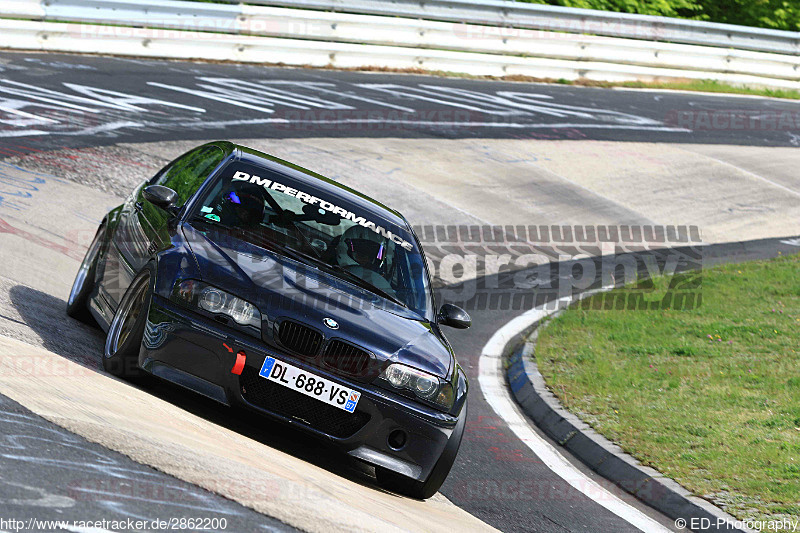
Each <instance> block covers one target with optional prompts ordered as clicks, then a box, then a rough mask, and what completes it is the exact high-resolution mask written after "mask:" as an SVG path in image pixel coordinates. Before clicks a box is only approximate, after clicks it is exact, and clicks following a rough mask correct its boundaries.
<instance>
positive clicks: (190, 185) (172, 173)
mask: <svg viewBox="0 0 800 533" xmlns="http://www.w3.org/2000/svg"><path fill="white" fill-rule="evenodd" d="M224 158H225V153H224V152H223V150H222V149H221V148H219V147H218V146H215V145H204V146H201V147H199V148H195V149H194V150H191V151H189V152H187V153H186V154H184V155H182V156H180V157H179V158H177V159H175V160H174V161H172V162H171V163H170V164H169V165H167V166H166V167H164V168H163V169H161V170H160V171H159V172H158V173H157V174H156V175H155V176H154V177H153V178H152V179H150V180H149V181H146V182H143V183H142V184H141V185H139V186H138V187H137V188H136V189H135V190H134V191H133V192H132V193H131V195H130V196H129V197H128V199H127V200H126V201H125V204H124V206H123V208H122V211H121V213H120V222H119V225H118V226H117V230H116V232H115V233H114V238H113V240H112V248H116V251H118V258H117V261H116V263H118V264H115V265H112V269H113V270H115V271H112V272H108V271H107V274H106V278H105V280H104V288H105V292H106V293H107V298H109V299H110V300H111V301H110V302H109V303H111V304H112V306H113V307H114V308H116V306H117V305H118V303H119V301H120V300H121V298H122V296H123V295H124V294H125V291H126V290H127V288H128V286H129V285H130V283H131V282H132V281H133V278H134V276H135V275H136V273H137V272H139V271H140V270H141V269H142V268H143V267H144V266H145V265H146V264H147V262H148V261H149V260H150V258H151V257H152V256H153V254H154V253H155V252H156V251H157V250H160V249H162V248H163V247H164V246H165V245H166V244H167V243H168V242H169V236H168V233H167V232H166V225H167V221H168V220H169V219H170V218H171V215H170V214H169V213H168V212H166V211H164V210H163V209H160V208H158V207H156V206H155V205H153V204H151V203H150V202H148V201H147V200H145V199H144V195H143V192H144V189H145V188H146V187H147V186H149V185H163V186H165V187H169V188H170V189H173V190H174V191H175V192H177V193H178V202H177V204H176V206H177V207H182V206H183V205H184V204H185V203H186V201H187V200H188V199H189V198H191V197H192V195H193V194H194V193H195V192H196V191H197V189H198V188H199V187H200V185H202V184H203V182H204V181H205V180H206V179H207V178H208V176H209V174H210V173H211V172H212V171H213V170H214V169H215V168H216V167H217V166H218V165H219V163H220V162H222V160H223V159H224Z"/></svg>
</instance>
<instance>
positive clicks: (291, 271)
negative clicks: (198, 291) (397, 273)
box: [183, 224, 454, 378]
mask: <svg viewBox="0 0 800 533" xmlns="http://www.w3.org/2000/svg"><path fill="white" fill-rule="evenodd" d="M183 234H184V236H185V238H186V241H187V243H188V245H189V248H190V249H191V251H192V254H193V255H194V257H195V260H196V262H197V266H198V268H199V271H200V276H201V277H202V281H204V282H206V283H210V284H212V285H215V286H217V287H219V288H220V289H223V290H226V291H229V292H231V293H233V294H235V295H236V296H239V297H241V298H244V299H246V300H248V301H250V302H251V303H253V304H254V305H256V306H257V307H258V308H259V310H260V311H261V313H262V315H263V316H264V317H265V318H267V319H268V320H267V322H268V325H265V328H266V327H272V325H273V324H274V323H275V321H276V320H280V319H284V318H290V319H293V320H296V321H298V322H302V323H304V324H306V325H308V326H310V327H312V328H314V329H316V330H317V331H320V332H321V333H323V335H324V336H325V338H326V339H329V338H332V337H336V338H339V339H343V340H345V341H348V342H351V343H352V344H355V345H357V346H360V347H362V348H365V349H367V350H369V351H371V352H372V353H374V354H375V356H376V358H377V359H378V362H384V361H391V362H399V363H404V364H407V365H410V366H413V367H415V368H418V369H420V370H424V371H426V372H429V373H432V374H435V375H437V376H440V377H442V378H448V377H449V373H450V371H451V369H452V368H453V366H454V365H453V362H454V359H453V354H452V351H451V349H450V348H449V346H448V345H447V344H446V342H445V341H444V340H443V339H441V338H440V337H439V336H438V335H437V333H436V332H435V329H434V327H432V326H431V325H430V324H429V323H428V322H427V321H424V320H420V318H419V317H418V316H417V315H416V314H415V313H413V312H412V311H410V310H408V309H406V308H404V307H402V306H399V305H396V304H394V303H392V302H390V301H388V300H385V299H384V298H381V297H380V296H378V295H376V294H374V293H372V292H370V291H367V290H365V289H361V288H360V287H357V286H355V285H352V284H350V283H347V282H346V281H344V280H342V279H340V278H338V277H336V276H333V275H330V274H328V273H326V272H323V271H320V270H318V269H316V268H314V267H310V266H308V265H305V264H303V263H299V262H297V261H295V260H293V259H289V258H287V257H284V256H281V255H279V254H278V253H275V252H272V251H269V250H266V249H264V248H261V247H258V246H255V245H252V244H249V243H247V242H245V241H242V240H239V239H236V238H233V237H231V236H230V235H228V234H226V233H225V232H222V231H218V230H215V229H210V230H200V229H197V228H194V227H193V226H191V225H190V224H184V225H183ZM325 318H331V319H333V320H335V321H336V322H337V323H338V326H339V327H338V328H337V329H335V330H333V329H330V328H328V327H326V326H325V325H324V323H323V320H324V319H325ZM265 340H266V336H265Z"/></svg>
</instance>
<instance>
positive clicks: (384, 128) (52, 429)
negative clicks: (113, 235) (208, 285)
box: [0, 53, 797, 531]
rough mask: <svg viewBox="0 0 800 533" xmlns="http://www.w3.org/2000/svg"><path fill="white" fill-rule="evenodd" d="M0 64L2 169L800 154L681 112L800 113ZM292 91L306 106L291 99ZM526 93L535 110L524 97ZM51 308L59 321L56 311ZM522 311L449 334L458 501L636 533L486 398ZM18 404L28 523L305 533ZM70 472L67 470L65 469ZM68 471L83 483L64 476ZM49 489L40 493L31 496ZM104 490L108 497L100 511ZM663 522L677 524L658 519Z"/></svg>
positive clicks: (557, 89) (87, 348)
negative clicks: (378, 145)
mask: <svg viewBox="0 0 800 533" xmlns="http://www.w3.org/2000/svg"><path fill="white" fill-rule="evenodd" d="M0 67H1V69H2V70H0V154H1V155H2V156H5V157H11V156H15V155H20V154H26V153H35V152H37V151H46V150H53V149H58V148H62V147H86V146H98V145H104V144H114V143H118V142H151V141H160V140H176V139H184V140H192V139H196V140H201V139H203V140H205V139H209V138H214V137H221V138H229V137H233V136H235V137H251V138H256V137H265V138H270V137H275V138H277V137H305V136H316V137H320V136H332V137H335V136H357V137H370V136H376V137H421V138H426V137H431V138H455V139H458V138H470V137H475V138H486V137H499V138H535V139H573V140H585V139H601V140H602V139H605V140H619V141H642V140H647V141H654V142H655V141H663V142H676V141H679V142H684V143H687V142H695V143H718V144H742V145H761V146H794V145H795V143H796V142H797V138H796V137H795V136H794V135H795V133H796V130H794V129H792V128H788V127H787V128H783V129H782V128H777V127H776V128H771V129H770V128H767V129H765V130H763V131H762V130H754V129H735V128H717V129H715V128H710V129H708V130H706V129H703V128H701V129H699V130H690V129H689V128H687V127H686V126H689V123H688V122H686V120H684V122H683V123H680V124H679V122H680V120H679V119H680V117H681V116H683V115H680V113H681V112H684V111H686V110H689V111H691V110H701V111H704V112H705V111H720V112H726V110H730V109H736V110H737V111H736V112H737V113H742V114H744V115H747V116H750V115H748V114H749V113H753V114H757V113H765V112H767V113H795V110H796V109H797V104H795V103H792V102H781V101H776V100H755V99H746V98H739V99H732V98H727V97H713V96H704V95H686V94H667V93H651V92H635V91H610V90H600V89H586V88H574V87H561V86H546V85H536V86H530V85H522V84H514V83H498V82H483V81H470V80H457V79H440V78H430V77H422V76H408V75H395V74H377V73H356V72H337V71H322V70H302V69H277V68H276V69H271V68H270V69H265V68H260V67H254V66H241V65H227V64H224V65H214V64H184V63H177V62H159V61H149V60H148V61H139V60H129V59H115V58H101V57H74V56H66V55H63V56H62V55H48V54H16V53H14V54H0ZM232 80H233V81H232ZM265 80H266V82H265ZM279 82H280V83H279ZM265 83H266V85H265ZM253 84H257V85H258V87H257V88H254V85H253ZM270 86H280V87H281V88H282V89H283V91H278V90H275V89H274V87H273V88H270ZM265 87H266V88H265ZM287 87H289V88H290V89H287ZM531 87H533V88H531ZM234 90H235V92H236V94H235V95H233V94H232V91H234ZM286 91H291V97H287V96H286V95H287V92H286ZM519 92H526V93H533V94H534V96H531V95H530V94H528V95H526V96H520V95H519V94H511V93H519ZM156 100H157V102H156ZM233 102H237V103H233ZM242 104H245V105H246V107H242ZM697 116H702V115H697ZM234 132H235V135H234ZM796 251H797V247H796V246H795V245H792V244H786V242H782V240H781V239H768V240H763V241H757V242H749V243H738V244H721V245H713V246H711V247H708V248H705V249H704V250H703V253H702V256H703V264H705V265H707V264H713V263H715V262H721V261H741V260H748V259H757V258H764V257H774V256H775V255H777V254H778V252H781V253H792V252H796ZM5 260H7V259H5ZM10 295H11V299H12V303H13V305H14V306H15V307H16V308H17V309H18V310H19V312H20V314H21V315H22V316H23V317H24V320H23V322H24V323H25V326H27V327H28V328H30V329H32V330H33V331H34V332H35V333H36V334H37V335H39V336H40V337H41V338H42V339H44V340H45V344H46V345H47V346H48V348H49V349H51V350H52V351H54V352H56V353H58V354H60V355H62V356H63V357H66V358H69V359H72V360H77V361H82V362H86V358H87V357H89V358H90V359H91V358H92V357H95V358H96V357H99V353H100V346H101V343H102V340H103V339H102V335H101V334H100V333H99V332H98V331H93V330H91V329H89V328H83V327H76V326H75V323H74V322H72V321H70V320H69V319H67V318H66V317H61V316H60V315H59V314H58V313H60V310H61V309H63V306H64V302H63V301H60V300H58V299H56V298H54V297H52V296H49V295H47V294H45V293H42V292H40V291H37V290H36V289H33V288H29V287H24V286H17V287H13V288H12V290H11V292H10ZM43 309H48V310H51V311H49V312H47V313H43V312H42V310H43ZM519 312H520V311H519V310H517V311H514V310H507V311H477V312H476V311H473V312H472V315H473V323H474V326H473V327H472V328H471V329H470V330H468V331H466V332H454V333H453V334H451V335H450V336H449V339H450V340H451V342H452V343H453V345H454V348H455V349H456V351H457V353H458V354H460V355H459V359H460V362H461V364H462V365H463V366H464V367H465V368H466V369H467V371H468V373H469V374H470V377H471V386H472V389H471V394H470V420H469V423H468V427H467V432H466V435H465V438H464V441H463V444H462V449H461V452H460V454H459V458H458V461H457V462H456V464H455V466H454V468H453V471H452V473H451V475H450V477H449V478H448V480H447V482H446V484H445V485H444V487H443V489H442V493H443V494H444V495H445V496H447V497H448V498H449V499H450V500H451V501H453V502H454V503H456V504H457V505H458V506H459V507H461V508H463V509H465V510H467V511H468V512H470V513H471V514H473V515H475V516H477V517H479V518H480V519H482V520H484V521H485V522H487V523H488V524H490V525H493V526H495V527H497V528H498V529H500V530H503V531H632V530H634V529H635V528H633V527H632V526H631V525H630V524H628V523H627V522H625V521H623V520H622V519H620V518H619V517H617V516H616V515H614V514H612V513H611V512H609V511H607V510H605V509H604V508H602V507H600V506H599V505H598V504H597V503H596V502H594V501H592V500H591V499H589V498H588V497H587V496H585V495H584V494H582V493H579V492H577V491H576V490H574V489H572V488H571V487H570V486H569V485H567V484H566V483H565V482H564V481H563V480H562V479H561V478H559V477H558V476H556V475H555V474H554V473H553V472H551V471H549V470H548V469H547V468H546V467H545V466H544V465H543V464H542V463H541V462H540V461H538V459H537V458H536V456H535V455H534V454H533V453H532V452H531V451H530V450H529V449H528V448H527V447H526V446H525V445H524V443H522V442H521V441H519V440H518V439H517V438H516V437H515V436H514V434H513V433H512V432H511V431H510V430H509V429H508V428H507V427H506V426H505V424H504V422H503V420H502V419H499V418H497V416H496V415H495V413H494V412H493V411H492V409H491V408H490V407H489V406H488V404H486V402H485V401H484V399H483V397H482V395H481V393H480V389H479V385H478V380H477V369H478V360H477V358H478V355H479V353H480V348H481V347H482V346H483V345H484V344H485V342H486V341H487V340H488V339H489V337H490V336H491V335H492V334H493V333H494V332H495V331H496V330H497V329H498V328H499V327H501V326H502V325H503V324H505V323H506V322H507V321H508V320H510V319H511V318H513V317H514V316H516V315H517V314H519ZM0 320H9V318H8V317H0ZM65 336H69V337H73V338H81V339H83V340H82V344H81V346H82V347H81V349H77V348H75V347H74V346H75V345H74V344H70V343H67V342H65V341H64V339H63V338H64V337H65ZM87 354H94V355H87ZM95 362H96V361H95ZM95 367H96V365H95ZM145 387H146V389H147V390H148V392H151V393H152V394H155V395H157V396H159V397H161V398H163V399H166V400H167V401H170V402H172V403H174V404H176V405H178V406H180V407H182V408H184V409H186V410H188V411H190V412H193V413H195V414H198V415H200V416H203V417H204V418H206V419H208V420H209V421H211V422H213V423H216V424H219V425H222V426H225V427H228V428H232V429H234V430H235V431H237V432H241V433H243V434H245V435H248V436H252V437H253V438H256V439H259V440H261V441H262V442H264V443H265V444H266V445H269V446H274V447H276V448H278V449H282V450H284V451H288V452H290V453H293V454H295V455H297V456H299V457H304V458H307V459H308V460H309V461H311V462H314V463H315V464H318V465H319V466H322V467H323V468H327V469H329V470H331V471H332V472H335V473H337V474H339V475H342V476H351V477H352V476H355V477H358V476H360V475H362V473H361V472H359V471H358V466H357V465H356V464H350V463H348V462H347V461H344V460H343V458H342V457H341V456H339V455H338V454H335V453H332V452H330V451H327V450H325V449H322V448H320V447H319V446H318V445H317V443H316V442H313V441H310V440H309V439H306V438H304V437H303V436H302V435H299V434H296V433H294V432H292V431H289V430H285V429H283V428H270V430H269V431H265V430H262V429H257V428H254V427H253V425H252V422H251V419H250V417H247V416H242V415H240V414H234V415H231V413H229V412H228V410H226V409H223V408H221V407H219V406H217V405H215V404H213V403H212V402H209V401H206V400H204V399H201V398H198V397H196V396H194V395H191V394H189V393H184V392H182V391H178V390H175V389H174V388H172V387H169V386H166V385H162V384H159V383H155V382H153V383H149V384H146V385H145ZM0 400H1V401H0V427H1V428H2V430H0V433H1V434H2V435H3V436H4V438H3V440H0V464H2V475H0V498H1V499H2V500H4V502H5V503H4V507H7V508H8V509H9V510H11V509H13V511H14V514H15V515H18V516H37V517H43V518H47V517H51V516H52V517H53V518H62V519H69V517H75V519H91V518H104V517H105V518H108V517H109V515H113V514H118V515H119V516H124V517H127V516H130V517H147V518H151V517H153V516H158V517H160V518H167V517H170V516H185V515H186V514H187V513H186V509H184V508H180V507H181V505H184V504H185V505H187V506H195V504H197V507H200V508H202V509H204V511H203V512H204V513H206V515H208V516H217V517H220V516H227V517H230V519H231V520H232V521H233V523H235V524H236V525H235V527H233V528H232V529H231V528H229V530H236V531H262V530H266V531H269V530H272V528H274V529H275V530H285V529H288V528H286V526H285V525H282V524H280V523H277V522H275V521H274V520H271V519H269V518H266V517H264V516H263V515H260V514H258V513H255V512H253V511H250V510H248V509H246V508H244V507H242V506H239V505H238V504H234V503H232V502H229V501H228V500H225V499H223V498H220V497H217V496H215V495H213V494H211V493H208V492H206V491H203V490H201V489H197V488H195V487H192V486H190V485H187V484H185V483H182V482H180V481H178V480H176V479H174V478H172V477H170V476H167V475H164V474H161V473H159V472H156V471H154V470H152V469H149V468H147V467H145V466H142V465H139V464H137V463H134V462H133V461H130V460H129V459H127V458H125V457H123V456H121V455H118V454H115V453H113V452H109V451H107V450H105V449H104V448H102V447H99V446H96V445H92V444H90V443H88V442H86V441H84V440H83V439H81V438H79V437H75V436H74V435H71V434H70V433H68V432H66V431H64V430H61V429H60V428H58V427H57V426H54V425H52V424H50V423H49V422H46V421H43V420H41V419H39V418H38V417H36V416H35V415H32V414H31V413H29V412H27V411H26V410H25V409H24V408H22V407H20V406H19V405H17V404H15V403H14V402H12V401H10V400H8V399H5V398H0ZM15 435H16V436H18V437H19V438H13V436H15ZM20 443H24V446H25V453H24V454H22V453H20V452H19V445H20ZM25 457H28V458H30V457H33V458H36V460H25ZM53 457H56V458H57V459H56V460H57V461H59V463H58V464H53V460H52V459H51V458H53ZM98 465H100V466H98ZM109 465H110V466H109ZM64 468H67V469H68V470H67V471H69V469H75V470H74V471H69V474H68V475H64V476H62V474H61V472H62V471H63V469H64ZM75 471H77V472H91V474H90V475H87V477H86V480H87V481H86V482H85V483H83V484H81V483H76V481H75V480H76V479H81V476H82V474H77V476H76V474H75ZM120 472H124V474H120ZM32 479H35V480H37V482H36V483H31V480H32ZM126 479H127V480H128V481H131V480H133V481H135V483H134V488H133V489H132V490H131V491H128V493H132V494H133V497H126V496H125V494H126V489H125V488H124V487H125V482H126ZM142 480H144V482H143V481H142ZM92 487H94V488H95V489H96V490H95V492H98V491H99V492H101V493H102V494H100V495H99V496H98V495H97V494H95V495H94V496H93V497H83V495H85V494H86V493H87V492H88V489H91V488H92ZM98 487H99V488H98ZM117 487H122V488H117ZM148 487H149V488H148ZM159 487H161V488H159ZM165 490H174V491H179V492H180V494H182V495H183V494H185V496H181V497H172V498H169V497H168V498H165V500H166V503H162V504H161V505H162V506H161V507H158V505H159V504H157V503H154V501H153V500H158V496H159V495H160V494H164V491H165ZM103 491H105V492H103ZM159 491H161V492H159ZM152 494H155V495H156V498H151V497H150V496H152ZM42 502H45V503H47V505H43V504H42ZM176 502H177V503H176ZM59 503H60V506H59ZM170 507H176V508H170ZM192 515H193V516H196V514H195V513H192ZM201 516H203V515H202V514H201ZM651 516H654V517H655V518H656V519H657V520H659V521H660V522H662V523H663V524H666V523H667V522H668V521H667V520H666V519H665V518H664V517H660V516H658V515H657V514H656V513H652V512H651Z"/></svg>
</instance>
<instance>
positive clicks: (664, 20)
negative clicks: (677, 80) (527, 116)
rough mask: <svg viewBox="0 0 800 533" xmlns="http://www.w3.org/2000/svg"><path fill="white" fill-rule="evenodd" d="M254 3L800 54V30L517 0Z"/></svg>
mask: <svg viewBox="0 0 800 533" xmlns="http://www.w3.org/2000/svg"><path fill="white" fill-rule="evenodd" d="M222 1H226V2H227V1H230V2H235V1H238V0H222ZM248 3H251V4H263V5H273V6H285V7H293V8H304V9H317V10H323V11H339V12H345V13H364V14H373V15H385V16H394V17H409V18H418V19H426V20H444V21H451V22H465V23H472V24H484V25H490V26H506V27H513V28H526V29H536V30H546V31H559V32H567V33H582V34H592V35H605V36H610V37H625V38H631V39H644V40H647V41H670V42H676V43H686V44H699V45H703V46H718V47H726V48H727V47H730V48H737V49H741V50H757V51H762V52H776V53H780V54H798V53H800V33H798V32H789V31H780V30H768V29H763V28H750V27H747V26H736V25H734V24H719V23H711V22H701V21H694V20H681V19H674V18H668V17H654V16H649V15H635V14H630V13H610V12H606V11H597V10H594V9H577V8H568V7H559V6H547V5H537V4H528V3H524V2H515V1H511V0H424V1H420V0H248Z"/></svg>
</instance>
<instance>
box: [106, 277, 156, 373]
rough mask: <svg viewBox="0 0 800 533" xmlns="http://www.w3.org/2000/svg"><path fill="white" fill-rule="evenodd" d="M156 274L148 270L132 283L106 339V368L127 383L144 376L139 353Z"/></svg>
mask: <svg viewBox="0 0 800 533" xmlns="http://www.w3.org/2000/svg"><path fill="white" fill-rule="evenodd" d="M153 279H154V275H153V272H151V269H150V268H149V267H147V268H145V269H144V270H142V271H141V272H139V274H137V276H136V277H135V278H133V281H132V282H131V285H130V287H128V290H127V291H125V295H124V296H123V297H122V301H120V303H119V307H117V312H116V313H114V318H113V320H111V326H109V328H108V335H107V336H106V346H105V350H104V352H103V368H105V369H106V372H108V373H109V374H113V375H115V376H117V377H120V378H124V379H135V378H138V377H141V376H142V375H143V371H142V369H141V368H139V351H140V350H141V347H142V337H143V336H144V328H145V324H146V322H147V314H148V312H149V309H150V301H151V300H152V297H153V288H152V281H153Z"/></svg>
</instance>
